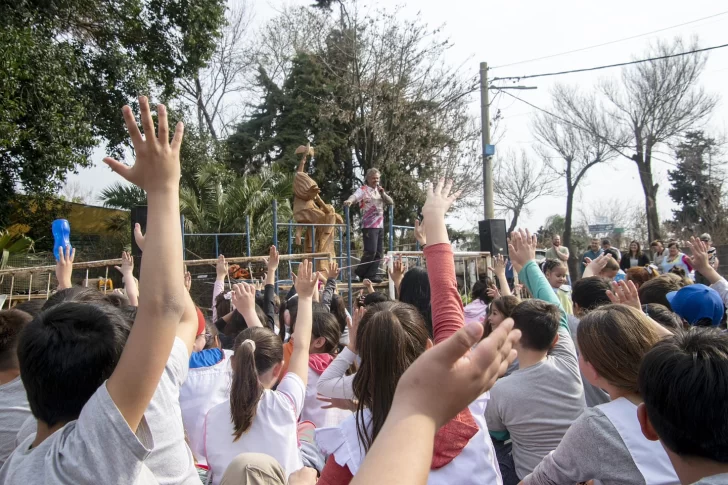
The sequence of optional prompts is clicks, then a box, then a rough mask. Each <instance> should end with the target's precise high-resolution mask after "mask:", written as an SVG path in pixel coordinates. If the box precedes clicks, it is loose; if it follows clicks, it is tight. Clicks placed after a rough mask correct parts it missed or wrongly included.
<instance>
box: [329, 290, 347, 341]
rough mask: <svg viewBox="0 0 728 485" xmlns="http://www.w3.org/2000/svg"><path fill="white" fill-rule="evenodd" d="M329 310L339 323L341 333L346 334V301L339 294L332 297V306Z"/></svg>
mask: <svg viewBox="0 0 728 485" xmlns="http://www.w3.org/2000/svg"><path fill="white" fill-rule="evenodd" d="M329 308H330V310H329V311H330V312H331V314H332V315H333V316H334V317H335V318H336V321H337V322H338V323H339V333H344V330H346V319H347V318H348V316H347V314H346V304H345V303H344V299H343V298H342V297H340V296H339V295H338V294H336V293H334V295H333V296H332V297H331V306H330V307H329Z"/></svg>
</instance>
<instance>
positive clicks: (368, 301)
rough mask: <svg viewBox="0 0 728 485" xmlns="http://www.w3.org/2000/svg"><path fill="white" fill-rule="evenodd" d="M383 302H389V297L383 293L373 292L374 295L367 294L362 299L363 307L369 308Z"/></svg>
mask: <svg viewBox="0 0 728 485" xmlns="http://www.w3.org/2000/svg"><path fill="white" fill-rule="evenodd" d="M385 301H389V297H388V296H387V295H385V294H384V293H380V292H378V291H375V292H374V293H369V294H368V295H367V296H365V297H364V306H365V307H370V306H372V305H376V304H377V303H384V302H385Z"/></svg>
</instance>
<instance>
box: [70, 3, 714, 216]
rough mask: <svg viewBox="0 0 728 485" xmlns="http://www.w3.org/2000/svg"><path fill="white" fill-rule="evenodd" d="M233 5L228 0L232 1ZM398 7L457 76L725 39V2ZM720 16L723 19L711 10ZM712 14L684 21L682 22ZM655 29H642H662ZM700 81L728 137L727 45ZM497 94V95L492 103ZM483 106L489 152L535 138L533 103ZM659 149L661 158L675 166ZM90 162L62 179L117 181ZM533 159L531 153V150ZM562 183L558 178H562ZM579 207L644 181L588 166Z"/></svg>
mask: <svg viewBox="0 0 728 485" xmlns="http://www.w3.org/2000/svg"><path fill="white" fill-rule="evenodd" d="M232 1H236V0H232ZM249 1H250V2H251V4H252V7H253V10H254V20H253V27H255V26H257V25H262V24H263V23H264V22H265V21H267V20H268V19H270V18H272V17H274V16H275V14H276V12H277V11H278V10H279V9H280V8H281V7H282V6H283V5H309V4H310V3H312V1H311V0H287V1H283V0H249ZM360 3H361V5H362V7H363V8H375V7H389V6H393V5H394V4H395V3H394V2H391V3H390V2H378V3H377V2H363V1H362V2H360ZM397 5H401V6H402V7H403V8H402V9H401V10H400V11H399V13H398V15H399V16H401V17H402V18H403V19H405V18H412V17H414V16H415V15H417V14H419V15H420V16H421V19H422V20H423V21H424V22H426V23H427V24H429V25H430V26H432V27H436V26H443V32H444V34H445V35H446V36H447V37H449V38H450V40H451V42H452V44H453V47H452V48H451V50H450V52H449V55H448V59H447V60H448V62H449V63H450V64H452V65H455V66H459V65H462V72H463V75H464V76H467V77H471V76H474V75H476V74H477V73H478V70H479V63H480V62H482V61H485V62H488V64H489V66H490V67H492V69H491V70H490V72H489V76H517V75H528V74H538V73H544V72H554V71H563V70H571V69H579V68H586V67H593V66H599V65H606V64H612V63H619V62H625V61H630V60H633V59H639V58H643V57H644V52H645V50H646V49H647V48H648V47H649V44H650V42H653V43H654V42H656V41H657V40H659V39H662V40H667V41H670V40H672V39H673V38H674V37H675V36H680V37H682V38H683V39H684V40H686V41H688V40H689V39H690V38H691V37H692V36H696V35H697V36H698V38H699V42H700V46H701V47H709V46H714V45H722V44H726V43H728V4H726V3H724V2H720V1H717V0H712V1H708V0H693V1H691V2H683V1H681V2H678V1H676V0H661V1H657V0H649V1H647V0H641V1H634V0H630V1H626V0H613V1H611V2H607V3H597V2H584V1H583V0H582V1H576V0H557V1H554V2H543V1H536V0H519V1H511V2H483V1H476V0H448V1H446V2H444V1H441V0H416V1H415V0H409V1H408V2H397ZM719 14H722V15H719ZM704 17H711V18H707V19H705V20H701V21H699V22H694V23H690V24H689V25H683V26H678V25H679V24H684V23H686V22H691V21H693V20H697V19H701V18H704ZM673 26H677V27H674V28H669V29H667V30H664V31H662V32H659V33H656V34H651V35H641V34H646V33H649V32H653V31H656V30H660V29H666V28H668V27H673ZM633 36H639V37H637V38H634V39H631V40H624V41H620V42H614V43H611V44H609V45H606V46H603V47H598V48H593V49H588V50H584V51H582V52H576V53H569V54H565V55H559V56H555V57H550V58H549V59H543V60H538V61H531V62H523V63H520V64H518V65H513V66H508V67H499V66H503V65H505V64H511V63H517V62H521V61H526V60H530V59H535V58H539V57H543V56H552V55H554V54H560V53H564V52H567V51H572V50H575V49H581V48H584V47H589V46H594V45H598V44H603V43H607V42H612V41H617V40H620V39H625V38H628V37H633ZM619 75H620V69H618V68H615V69H607V70H602V71H598V72H591V73H579V74H571V75H566V76H556V77H549V78H537V79H532V80H524V81H523V82H522V84H523V85H529V86H537V88H538V89H536V90H528V91H515V92H514V94H516V95H517V96H518V97H522V98H523V99H525V100H527V101H529V102H530V103H532V104H534V105H535V106H538V107H540V108H548V107H549V104H550V89H551V88H552V87H553V86H554V85H555V84H556V83H557V82H563V83H568V84H574V85H577V86H578V87H579V88H580V89H582V90H591V89H592V88H593V86H594V85H595V84H596V83H597V82H598V81H599V80H600V79H602V78H605V77H607V78H608V77H612V78H618V76H619ZM701 85H702V86H703V87H704V88H705V89H706V90H707V91H708V92H711V93H716V94H718V95H719V96H720V97H721V98H722V100H721V102H720V103H719V105H718V107H717V109H716V110H715V113H714V114H713V115H712V117H711V118H710V119H709V121H708V122H707V125H706V130H707V132H708V133H709V134H712V135H716V136H719V137H720V136H722V135H728V110H727V109H726V103H727V102H728V48H723V49H718V50H714V51H711V53H710V54H709V57H708V61H707V64H706V67H705V70H704V73H703V76H702V78H701ZM498 98H499V99H498ZM498 98H496V99H495V100H494V102H493V105H492V106H491V113H494V112H495V110H497V109H500V110H501V113H502V116H503V122H502V123H501V125H500V128H499V129H500V130H502V131H503V136H502V137H501V139H500V142H499V144H498V145H497V146H496V151H497V153H503V152H506V151H507V150H509V149H513V150H517V151H520V150H521V149H526V150H531V149H532V147H533V145H534V137H533V136H532V134H531V130H530V124H531V120H532V118H533V113H534V111H535V109H534V108H531V107H530V106H528V105H526V104H524V103H522V102H520V101H517V100H515V99H513V98H510V97H508V96H503V95H501V96H499V97H498ZM479 106H480V100H479V98H478V96H477V95H476V96H474V97H473V106H472V109H473V113H474V114H477V113H479ZM661 150H664V151H665V152H667V154H660V155H659V156H660V158H662V159H664V160H666V161H667V162H670V163H674V158H673V157H672V155H671V154H670V153H669V149H668V148H666V147H663V148H661ZM93 156H94V162H95V166H94V167H93V168H89V169H83V170H81V171H80V172H79V173H78V174H77V175H74V174H72V175H70V176H69V180H78V181H80V182H81V184H82V185H83V186H86V187H90V188H93V189H94V190H95V192H96V193H98V192H99V191H100V190H101V189H102V188H103V187H105V186H107V185H110V184H111V183H113V182H114V181H116V180H117V177H116V176H115V175H114V174H112V173H111V172H110V171H109V170H108V169H107V168H106V166H105V165H104V164H103V163H102V162H101V159H102V158H103V151H102V150H96V151H95V152H94V155H93ZM533 156H534V157H535V154H534V155H533ZM670 168H672V167H671V166H670V165H668V164H665V163H662V162H656V163H655V165H654V178H655V181H656V182H658V183H659V184H660V189H659V196H658V210H659V213H660V219H661V220H662V219H667V218H669V217H670V216H671V210H672V209H673V208H674V205H673V204H672V202H671V200H670V199H669V197H668V195H667V190H668V188H669V183H668V180H667V170H668V169H670ZM562 184H563V182H562ZM561 192H562V194H561V196H555V197H548V198H542V199H539V200H538V201H537V202H536V203H534V204H532V206H531V207H530V212H529V213H528V214H526V215H525V216H523V217H522V224H519V226H521V227H529V228H531V229H533V230H535V229H537V228H538V227H539V226H540V225H542V224H543V222H544V220H545V219H546V218H547V217H548V216H550V215H552V214H563V213H564V210H565V205H566V202H565V201H566V199H565V192H566V191H565V188H564V189H562V190H561ZM577 199H578V200H577V202H576V204H577V207H578V208H582V209H584V210H586V211H587V212H588V211H589V208H590V207H593V206H597V205H599V204H602V205H604V204H610V203H619V204H640V205H643V204H644V198H643V195H642V187H641V185H640V182H639V177H638V172H637V167H636V165H635V164H634V162H631V161H629V160H626V159H616V160H614V161H613V162H611V163H609V165H606V166H596V167H594V168H593V169H592V170H590V171H589V173H588V176H587V177H586V180H585V181H584V183H583V184H582V186H581V189H580V190H579V191H578V194H577ZM480 218H482V217H481V216H480V213H479V212H476V211H471V212H470V213H467V214H460V215H459V216H458V217H457V218H455V219H454V220H453V221H452V223H453V225H455V226H456V227H458V228H467V227H475V226H476V225H477V220H478V219H480Z"/></svg>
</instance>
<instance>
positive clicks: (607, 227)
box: [589, 224, 614, 234]
mask: <svg viewBox="0 0 728 485" xmlns="http://www.w3.org/2000/svg"><path fill="white" fill-rule="evenodd" d="M612 230H614V224H589V232H591V233H592V234H599V233H603V232H612Z"/></svg>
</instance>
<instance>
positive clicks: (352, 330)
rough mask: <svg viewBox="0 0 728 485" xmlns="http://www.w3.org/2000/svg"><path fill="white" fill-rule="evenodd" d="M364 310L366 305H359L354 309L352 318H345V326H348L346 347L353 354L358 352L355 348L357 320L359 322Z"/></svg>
mask: <svg viewBox="0 0 728 485" xmlns="http://www.w3.org/2000/svg"><path fill="white" fill-rule="evenodd" d="M366 312H367V307H365V306H360V307H359V308H356V309H355V310H354V315H353V318H349V319H347V320H346V326H347V327H348V328H349V344H348V345H347V348H348V349H349V350H351V351H352V352H354V353H355V354H356V353H358V350H357V348H356V332H358V331H359V322H361V319H362V318H364V314H365V313H366Z"/></svg>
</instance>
